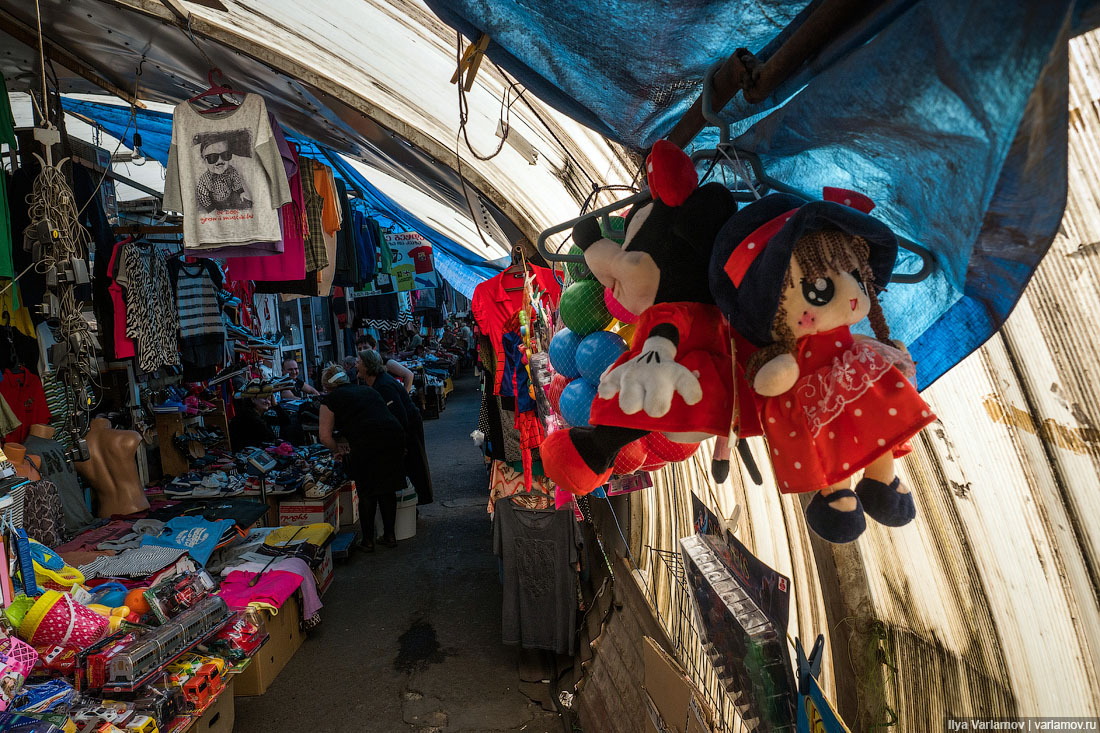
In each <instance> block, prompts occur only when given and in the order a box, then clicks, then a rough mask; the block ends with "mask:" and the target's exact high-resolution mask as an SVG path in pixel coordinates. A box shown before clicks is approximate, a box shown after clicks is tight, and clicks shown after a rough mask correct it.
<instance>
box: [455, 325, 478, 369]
mask: <svg viewBox="0 0 1100 733" xmlns="http://www.w3.org/2000/svg"><path fill="white" fill-rule="evenodd" d="M461 323H462V328H460V329H458V337H459V338H460V339H462V341H463V343H464V344H465V346H466V358H465V360H464V361H465V362H467V363H470V364H476V363H477V347H476V344H475V343H474V332H473V329H471V328H470V323H469V321H467V320H466V319H465V318H463V319H462V321H461Z"/></svg>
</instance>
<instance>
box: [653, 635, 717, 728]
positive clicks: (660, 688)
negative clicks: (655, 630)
mask: <svg viewBox="0 0 1100 733" xmlns="http://www.w3.org/2000/svg"><path fill="white" fill-rule="evenodd" d="M642 641H643V649H642V660H643V663H644V665H645V683H644V687H645V692H646V706H647V707H648V708H649V711H648V712H649V715H648V716H647V717H646V731H647V733H710V731H712V730H713V729H714V728H713V725H712V724H711V720H712V717H711V714H710V711H709V709H708V708H707V705H706V703H705V702H703V697H702V694H701V693H700V692H699V690H698V688H696V687H695V685H694V684H692V682H691V680H690V679H689V678H688V676H687V675H686V674H685V673H684V668H683V667H681V666H680V663H679V662H677V661H676V660H675V659H673V658H672V657H670V656H669V655H668V654H666V653H665V651H664V650H663V649H661V648H660V647H659V646H657V643H656V642H655V641H653V639H651V638H649V637H648V636H645V637H642Z"/></svg>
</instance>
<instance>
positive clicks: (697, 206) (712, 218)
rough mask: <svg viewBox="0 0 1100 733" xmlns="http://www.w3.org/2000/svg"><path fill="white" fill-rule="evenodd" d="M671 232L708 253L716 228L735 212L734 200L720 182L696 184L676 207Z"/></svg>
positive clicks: (719, 227)
mask: <svg viewBox="0 0 1100 733" xmlns="http://www.w3.org/2000/svg"><path fill="white" fill-rule="evenodd" d="M676 212H677V216H676V223H675V224H673V226H672V229H673V232H675V233H676V235H677V236H679V237H680V238H682V239H684V240H685V241H687V242H690V243H691V246H692V247H695V248H696V249H698V250H699V252H700V254H702V255H704V256H705V257H708V258H709V257H710V251H711V250H712V249H713V248H714V240H715V238H716V237H717V236H718V231H719V230H720V229H721V228H722V226H723V225H724V224H725V223H726V222H727V221H728V220H729V218H730V217H731V216H733V215H734V214H735V213H736V212H737V201H736V200H735V199H734V198H733V194H731V193H730V192H729V190H727V189H726V187H725V186H723V185H722V184H721V183H717V182H712V183H708V184H706V185H704V186H700V187H699V188H698V189H696V190H695V192H694V193H692V194H691V196H689V197H688V200H687V201H685V202H684V203H683V204H682V205H681V206H679V207H677V210H676Z"/></svg>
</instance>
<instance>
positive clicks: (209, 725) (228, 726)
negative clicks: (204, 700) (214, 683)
mask: <svg viewBox="0 0 1100 733" xmlns="http://www.w3.org/2000/svg"><path fill="white" fill-rule="evenodd" d="M233 694H234V684H233V678H232V677H230V678H229V682H228V683H227V684H226V686H225V689H224V690H222V692H221V694H220V695H218V699H217V700H215V701H214V704H212V705H211V706H210V707H208V708H207V709H206V712H204V713H203V714H202V717H200V718H199V719H198V720H196V721H195V722H193V723H192V724H191V725H190V727H188V728H187V733H233V723H234V717H235V713H236V710H235V707H234V703H233Z"/></svg>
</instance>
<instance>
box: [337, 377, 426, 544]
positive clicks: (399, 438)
mask: <svg viewBox="0 0 1100 733" xmlns="http://www.w3.org/2000/svg"><path fill="white" fill-rule="evenodd" d="M321 382H322V384H323V385H324V386H325V388H326V389H327V390H328V393H327V394H326V395H325V396H324V397H323V398H322V399H321V411H320V416H319V423H320V424H319V428H318V435H319V437H320V439H321V442H322V443H324V445H325V447H326V448H328V449H329V450H331V451H332V452H333V453H335V454H336V455H338V456H341V457H342V460H343V461H344V465H345V469H346V471H347V473H348V475H349V476H351V478H352V479H353V480H354V481H355V485H356V487H357V488H358V490H359V496H360V501H361V502H362V511H361V512H360V515H359V522H360V524H361V526H362V529H363V547H364V549H366V550H368V551H371V550H373V549H374V513H375V509H376V508H380V509H381V510H382V528H383V534H382V537H381V539H379V542H380V543H382V544H383V545H385V546H387V547H395V546H396V545H397V539H396V537H395V535H394V523H395V521H396V519H397V492H398V491H400V490H401V489H403V488H404V487H405V431H404V430H403V429H402V427H401V423H400V422H398V420H397V418H396V417H394V416H393V414H391V412H390V410H389V409H388V408H387V407H386V402H385V400H383V399H382V396H381V395H380V394H379V393H378V392H376V391H375V390H373V389H371V388H370V387H367V386H365V385H361V384H351V383H349V381H348V374H347V372H346V371H344V367H343V366H340V365H339V364H333V365H332V366H329V367H327V368H326V369H325V371H324V374H323V375H322V377H321Z"/></svg>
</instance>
